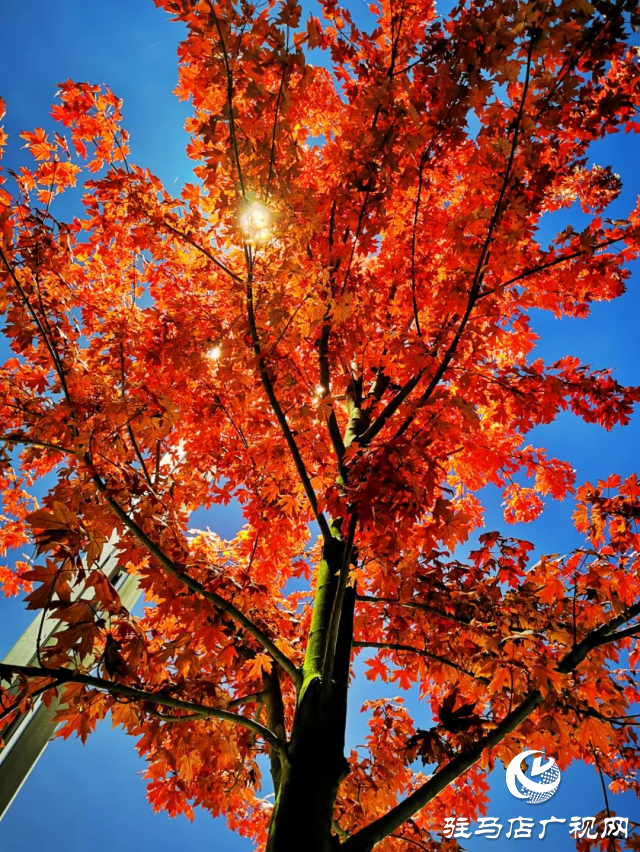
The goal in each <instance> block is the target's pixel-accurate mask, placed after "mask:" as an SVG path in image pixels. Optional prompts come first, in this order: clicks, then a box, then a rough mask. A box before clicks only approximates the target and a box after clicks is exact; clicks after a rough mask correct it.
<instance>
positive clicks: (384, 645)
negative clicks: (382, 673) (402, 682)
mask: <svg viewBox="0 0 640 852" xmlns="http://www.w3.org/2000/svg"><path fill="white" fill-rule="evenodd" d="M353 647H354V648H380V649H381V650H384V651H401V652H404V653H409V654H418V655H419V656H421V657H426V658H427V659H428V660H433V662H434V663H441V664H442V665H443V666H447V667H448V668H450V669H455V670H456V671H457V672H460V674H463V675H466V676H467V677H470V678H473V680H477V681H479V682H480V683H484V684H488V683H490V680H489V678H486V677H481V676H479V675H474V674H473V672H470V671H467V669H463V668H462V666H459V665H458V664H457V663H453V662H451V660H448V659H447V658H446V657H441V656H440V655H439V654H432V653H431V651H427V650H426V649H425V648H414V647H413V645H403V644H401V643H398V642H357V641H356V642H354V643H353Z"/></svg>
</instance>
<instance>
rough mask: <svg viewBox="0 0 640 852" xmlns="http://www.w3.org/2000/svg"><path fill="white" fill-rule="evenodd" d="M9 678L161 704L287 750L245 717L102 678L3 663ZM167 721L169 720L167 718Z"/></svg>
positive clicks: (2, 673)
mask: <svg viewBox="0 0 640 852" xmlns="http://www.w3.org/2000/svg"><path fill="white" fill-rule="evenodd" d="M7 675H22V676H24V677H41V678H51V679H52V680H53V683H52V684H51V688H53V687H55V686H58V685H60V684H63V683H79V684H82V685H83V686H91V687H93V688H95V689H101V690H103V691H105V692H109V693H110V694H112V695H122V696H123V697H125V698H131V699H133V700H134V701H150V702H151V703H153V704H158V705H160V706H162V707H171V708H172V709H174V710H185V711H188V712H190V713H192V714H193V718H199V719H220V721H222V722H231V723H232V724H235V725H240V726H241V727H243V728H247V729H248V730H250V731H253V732H254V733H255V734H258V735H259V736H261V737H262V738H263V739H264V740H265V741H266V742H267V743H269V745H270V746H273V748H276V749H278V750H279V751H282V750H284V748H285V745H284V743H283V742H282V741H281V740H280V739H278V737H276V735H275V734H274V733H273V732H272V731H270V730H269V729H268V728H265V726H264V725H261V724H260V723H259V722H255V721H254V720H253V719H249V718H247V717H246V716H241V715H240V714H238V713H229V712H228V711H227V710H220V709H218V708H216V707H207V706H206V705H204V704H195V703H194V702H192V701H183V700H182V699H180V698H171V697H170V696H168V695H159V694H157V693H154V692H147V691H146V690H143V689H137V688H135V687H132V686H126V685H125V684H122V683H116V682H114V681H111V680H107V679H106V678H102V677H94V676H93V675H85V674H79V673H78V672H75V671H72V670H70V669H41V668H38V667H36V666H18V665H8V664H6V663H0V678H1V679H3V680H9V678H8V677H7ZM165 718H166V717H165ZM175 721H182V719H181V718H180V717H176V719H175Z"/></svg>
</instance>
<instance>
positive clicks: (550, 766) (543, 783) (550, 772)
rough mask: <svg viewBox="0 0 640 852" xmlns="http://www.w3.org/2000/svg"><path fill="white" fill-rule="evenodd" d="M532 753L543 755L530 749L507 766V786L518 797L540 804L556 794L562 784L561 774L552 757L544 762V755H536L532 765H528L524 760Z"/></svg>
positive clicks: (533, 803)
mask: <svg viewBox="0 0 640 852" xmlns="http://www.w3.org/2000/svg"><path fill="white" fill-rule="evenodd" d="M532 754H536V755H541V754H542V752H541V751H537V750H536V749H530V750H528V751H523V752H522V754H519V755H517V756H516V757H514V758H513V760H512V761H511V763H510V764H509V766H508V767H507V787H508V788H509V792H510V793H511V795H512V796H515V797H516V799H525V800H526V801H527V802H528V803H529V804H530V805H539V804H541V802H547V801H548V800H549V799H550V798H551V797H552V796H553V795H554V793H555V792H556V790H557V789H558V787H559V786H560V778H561V774H560V770H559V769H558V764H557V763H556V762H555V760H554V759H553V758H552V757H550V758H548V760H547V761H546V762H545V763H543V762H542V757H535V758H534V759H533V761H532V763H531V767H529V766H527V764H526V763H524V761H525V760H526V759H527V758H528V757H529V756H530V755H532ZM523 763H524V766H523ZM525 773H526V774H525Z"/></svg>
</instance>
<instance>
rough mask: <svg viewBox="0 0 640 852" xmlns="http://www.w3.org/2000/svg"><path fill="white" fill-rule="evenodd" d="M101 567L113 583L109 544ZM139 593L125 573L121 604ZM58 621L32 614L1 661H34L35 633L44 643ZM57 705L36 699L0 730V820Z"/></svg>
mask: <svg viewBox="0 0 640 852" xmlns="http://www.w3.org/2000/svg"><path fill="white" fill-rule="evenodd" d="M101 567H102V570H103V571H104V572H105V574H106V575H107V577H109V579H110V580H111V582H112V583H113V584H114V585H116V586H117V585H118V575H119V574H120V569H119V568H118V564H117V554H116V549H115V546H114V544H113V543H111V544H107V545H106V546H105V549H104V551H103V559H102V563H101ZM140 593H141V592H140V587H139V585H138V580H137V577H135V576H133V575H125V576H124V579H123V581H122V583H121V584H120V586H119V588H118V594H119V595H120V600H121V601H122V605H123V606H124V607H126V608H127V609H128V610H131V609H132V608H133V606H134V605H135V603H136V601H137V600H138V598H139V597H140ZM60 623H61V622H60V621H58V620H57V619H54V618H51V617H50V616H45V618H44V622H43V618H42V616H41V615H38V616H36V618H35V619H34V620H33V621H32V622H31V624H30V625H29V626H28V627H27V629H26V630H25V631H24V633H23V634H22V636H21V637H20V638H19V639H18V641H17V642H16V643H15V645H14V646H13V648H11V650H10V651H9V653H8V654H7V655H6V656H5V658H4V660H3V662H4V663H13V664H14V665H22V666H29V665H33V664H34V663H35V664H37V658H38V652H37V643H38V635H39V634H40V635H41V637H42V638H41V643H42V645H46V644H47V642H48V641H50V640H51V637H52V636H53V634H54V633H55V632H56V630H57V629H58V627H59V625H60ZM60 704H61V702H60V698H59V696H56V697H54V699H53V701H52V702H51V704H50V705H49V708H46V707H45V706H44V704H43V703H42V701H39V702H38V703H37V704H36V706H35V707H34V708H33V710H31V711H29V712H28V713H23V714H21V715H20V716H19V717H18V718H17V719H16V720H15V721H14V722H12V723H11V724H10V725H8V726H6V728H5V729H4V730H0V736H2V739H3V740H4V743H5V745H4V748H3V749H2V750H1V751H0V820H1V819H2V817H3V816H4V815H5V813H6V812H7V810H8V809H9V806H10V805H11V803H12V802H13V800H14V799H15V797H16V796H17V795H18V792H19V791H20V788H21V787H22V785H23V784H24V782H25V781H26V780H27V778H28V777H29V774H30V772H31V770H32V769H33V767H34V766H35V765H36V763H37V762H38V760H39V759H40V756H41V754H42V753H43V751H44V750H45V748H46V747H47V744H48V743H49V740H50V739H51V738H52V736H53V734H54V732H55V730H56V727H57V723H56V722H55V721H54V716H55V714H56V712H57V710H58V709H59V707H60Z"/></svg>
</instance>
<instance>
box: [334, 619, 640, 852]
mask: <svg viewBox="0 0 640 852" xmlns="http://www.w3.org/2000/svg"><path fill="white" fill-rule="evenodd" d="M638 613H640V602H637V603H635V604H634V605H633V606H631V607H629V608H628V609H627V610H626V611H625V612H623V613H621V614H620V615H619V616H616V618H613V619H612V620H611V621H609V622H607V623H606V624H603V625H602V626H601V627H599V628H597V629H596V630H593V631H592V632H591V633H589V634H587V636H585V637H584V638H583V639H582V641H580V642H579V643H578V644H577V645H576V646H575V647H574V648H573V649H572V650H571V651H570V652H569V653H568V654H566V656H565V657H563V658H562V660H560V662H559V664H558V665H557V667H556V670H557V671H558V672H560V673H561V674H569V672H571V671H573V670H574V669H575V668H577V666H578V665H580V663H581V662H583V660H584V659H585V658H586V657H587V655H588V654H589V652H590V651H592V650H593V649H594V648H597V647H599V646H600V645H603V644H605V643H606V642H608V641H610V640H609V639H606V638H605V637H606V636H607V635H609V634H611V632H612V631H615V630H616V629H617V628H618V627H620V626H621V625H623V624H625V623H626V622H627V621H629V620H630V619H632V618H634V617H635V616H636V615H638ZM603 640H604V641H603ZM542 702H543V695H542V693H541V692H540V690H538V689H534V690H532V691H531V692H530V693H529V694H528V695H527V696H526V698H524V699H523V700H522V701H521V702H520V704H519V705H518V706H517V707H515V708H514V709H513V710H512V711H511V712H510V713H508V714H507V715H506V716H505V717H504V719H503V720H502V721H501V722H499V723H497V724H496V726H495V728H494V729H493V730H492V731H490V732H489V733H488V734H487V735H486V736H484V737H482V738H481V739H480V740H478V741H477V742H476V743H474V744H473V745H472V746H471V747H470V748H468V749H466V751H463V752H461V753H460V754H459V755H458V756H457V757H455V758H454V759H453V760H452V761H451V762H450V763H448V764H446V766H443V767H442V769H438V770H436V772H435V773H434V774H433V775H432V776H431V778H429V780H428V781H426V782H425V783H424V784H423V785H422V786H421V787H419V788H418V789H417V790H416V791H415V792H413V793H412V794H411V795H409V796H407V798H406V799H404V800H403V801H402V802H400V803H399V804H397V805H396V806H395V807H393V808H391V810H390V811H388V812H387V813H386V814H385V815H384V816H382V817H380V818H379V819H377V820H374V821H373V822H372V823H369V825H368V826H365V828H363V829H361V830H360V831H359V832H357V833H356V834H354V835H352V837H351V838H350V839H349V840H347V841H345V843H343V844H342V845H341V847H340V849H341V850H342V852H371V850H372V849H373V847H374V846H375V844H376V843H379V842H380V841H381V840H384V838H385V837H388V836H389V835H390V834H391V833H392V832H394V831H395V830H396V829H398V828H400V826H401V825H402V824H403V823H404V822H406V821H407V820H408V819H410V818H411V817H412V816H413V815H414V814H415V813H416V812H417V811H419V810H420V809H421V808H423V807H424V806H425V805H427V804H428V803H429V802H430V801H431V800H432V799H434V798H435V797H436V796H437V795H438V793H441V792H442V790H444V789H445V787H447V786H448V785H449V784H451V783H452V782H453V781H455V779H456V778H458V777H459V776H460V775H462V773H463V772H466V771H467V770H468V769H470V768H471V767H472V766H473V764H474V763H476V761H477V760H479V758H480V757H481V755H482V753H483V751H484V750H485V749H487V748H492V747H494V746H496V745H498V744H499V743H500V742H502V740H503V739H504V738H505V737H506V736H507V735H508V734H510V733H512V732H513V731H514V730H515V729H516V728H517V727H518V726H519V725H521V724H522V722H524V721H525V720H526V719H527V718H528V717H529V716H530V715H531V713H533V711H534V710H536V709H537V707H539V705H540V704H542Z"/></svg>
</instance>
